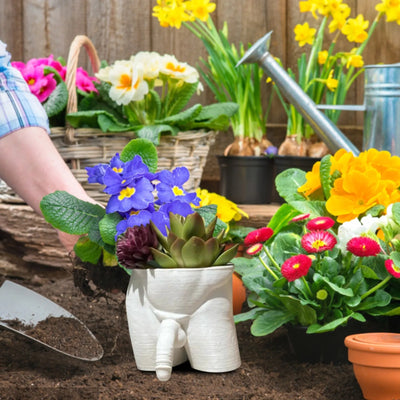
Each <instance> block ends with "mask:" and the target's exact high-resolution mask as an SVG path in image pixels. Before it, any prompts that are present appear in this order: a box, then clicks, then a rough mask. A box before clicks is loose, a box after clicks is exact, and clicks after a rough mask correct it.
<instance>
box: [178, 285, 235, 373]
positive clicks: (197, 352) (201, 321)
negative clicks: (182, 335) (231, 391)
mask: <svg viewBox="0 0 400 400" xmlns="http://www.w3.org/2000/svg"><path fill="white" fill-rule="evenodd" d="M224 291H225V293H224V294H223V295H221V291H219V296H220V297H217V296H216V297H214V298H211V299H210V300H208V301H207V302H206V303H204V304H203V305H202V306H201V307H200V308H199V309H198V310H196V311H195V312H194V313H193V315H192V316H191V318H190V320H189V324H188V327H187V344H186V346H185V347H186V351H187V354H188V357H189V361H190V365H191V366H192V368H194V369H197V370H199V371H203V372H227V371H232V370H235V369H237V368H239V366H240V363H241V361H240V355H239V347H238V342H237V336H236V328H235V324H234V321H233V317H232V302H231V292H229V287H225V288H224Z"/></svg>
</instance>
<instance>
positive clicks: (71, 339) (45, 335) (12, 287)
mask: <svg viewBox="0 0 400 400" xmlns="http://www.w3.org/2000/svg"><path fill="white" fill-rule="evenodd" d="M0 326H2V327H4V328H7V329H9V330H11V331H13V332H15V333H18V334H20V335H23V336H25V337H27V338H29V339H31V340H34V341H35V342H38V343H40V344H42V345H44V346H46V347H48V348H50V349H52V350H55V351H58V352H60V353H62V354H65V355H67V356H70V357H73V358H77V359H80V360H85V361H97V360H100V359H101V357H103V353H104V352H103V348H102V347H101V345H100V343H99V342H98V341H97V339H96V338H95V336H94V335H93V333H92V332H91V331H90V330H89V329H88V328H87V327H86V325H84V324H83V323H82V322H81V321H80V320H79V319H78V318H76V317H75V316H74V315H72V314H71V313H69V312H68V311H66V310H65V309H64V308H62V307H60V306H59V305H57V304H56V303H54V302H52V301H50V300H49V299H47V298H46V297H44V296H42V295H40V294H38V293H36V292H34V291H33V290H30V289H27V288H25V287H24V286H21V285H18V284H16V283H13V282H11V281H8V280H6V281H4V283H3V285H2V286H1V287H0Z"/></svg>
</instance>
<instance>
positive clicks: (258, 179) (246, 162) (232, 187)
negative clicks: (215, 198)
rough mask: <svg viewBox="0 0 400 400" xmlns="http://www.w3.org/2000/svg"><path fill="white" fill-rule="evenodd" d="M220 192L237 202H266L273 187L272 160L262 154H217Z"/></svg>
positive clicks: (270, 196) (270, 195) (270, 199)
mask: <svg viewBox="0 0 400 400" xmlns="http://www.w3.org/2000/svg"><path fill="white" fill-rule="evenodd" d="M217 158H218V163H219V168H220V194H221V195H222V196H225V197H226V198H227V199H228V200H231V201H233V202H235V203H237V204H268V203H271V201H272V191H273V189H274V186H273V185H274V179H273V161H272V159H271V158H269V157H264V156H217Z"/></svg>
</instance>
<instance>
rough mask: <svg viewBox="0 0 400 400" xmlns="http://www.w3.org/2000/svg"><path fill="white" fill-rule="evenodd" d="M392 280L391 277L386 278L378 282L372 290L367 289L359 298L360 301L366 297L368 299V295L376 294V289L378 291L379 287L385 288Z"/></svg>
mask: <svg viewBox="0 0 400 400" xmlns="http://www.w3.org/2000/svg"><path fill="white" fill-rule="evenodd" d="M391 278H392V276H391V275H389V276H387V277H386V278H385V279H384V280H383V281H381V282H379V283H378V284H377V285H375V286H374V287H373V288H371V289H369V290H368V292H365V293H364V294H363V295H362V296H361V300H364V299H365V298H366V297H368V296H369V295H370V294H372V293H374V292H376V291H377V290H378V289H380V288H381V287H383V286H385V285H386V284H387V283H388V282H389V281H390V279H391Z"/></svg>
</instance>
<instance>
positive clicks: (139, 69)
mask: <svg viewBox="0 0 400 400" xmlns="http://www.w3.org/2000/svg"><path fill="white" fill-rule="evenodd" d="M143 75H144V70H143V64H141V63H135V62H133V63H132V62H129V63H126V64H125V63H124V64H114V65H113V67H112V68H111V69H110V71H109V74H108V77H109V82H110V83H111V89H110V93H109V94H110V97H111V98H112V99H113V100H114V101H115V102H116V103H117V104H118V105H121V104H123V105H127V104H129V103H131V102H132V101H138V100H143V98H144V96H145V95H146V94H147V93H148V92H149V86H148V84H147V82H146V81H145V80H144V79H143Z"/></svg>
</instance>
